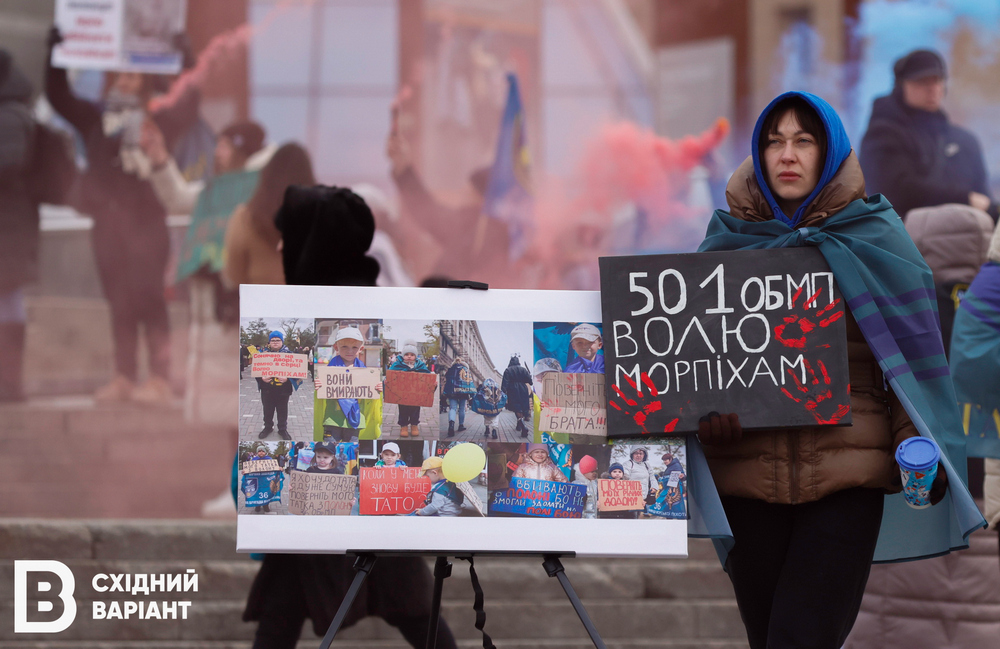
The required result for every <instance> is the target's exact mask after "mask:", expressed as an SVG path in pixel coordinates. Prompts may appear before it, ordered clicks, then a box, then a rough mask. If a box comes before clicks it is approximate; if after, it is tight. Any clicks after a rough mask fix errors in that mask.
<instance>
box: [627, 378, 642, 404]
mask: <svg viewBox="0 0 1000 649" xmlns="http://www.w3.org/2000/svg"><path fill="white" fill-rule="evenodd" d="M625 382H626V383H628V384H629V385H631V386H632V389H633V390H635V393H636V394H637V395H639V398H640V399H641V398H642V390H640V389H639V386H638V385H636V384H635V381H633V380H632V377H631V376H629V375H628V374H626V375H625ZM629 405H630V406H634V405H635V404H634V403H630V404H629Z"/></svg>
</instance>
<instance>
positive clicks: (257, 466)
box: [241, 459, 281, 473]
mask: <svg viewBox="0 0 1000 649" xmlns="http://www.w3.org/2000/svg"><path fill="white" fill-rule="evenodd" d="M241 470H242V472H243V473H270V472H271V471H281V467H280V466H279V465H278V461H277V460H272V459H266V460H248V461H246V462H244V463H243V468H242V469H241Z"/></svg>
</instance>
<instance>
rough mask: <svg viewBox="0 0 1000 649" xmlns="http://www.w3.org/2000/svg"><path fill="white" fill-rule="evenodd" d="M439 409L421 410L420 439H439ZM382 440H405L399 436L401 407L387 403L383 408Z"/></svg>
mask: <svg viewBox="0 0 1000 649" xmlns="http://www.w3.org/2000/svg"><path fill="white" fill-rule="evenodd" d="M436 413H437V408H433V407H432V408H421V409H420V425H419V427H418V428H419V430H420V437H419V438H418V439H421V438H422V439H437V434H438V431H437V425H436V424H437V417H436V416H435V414H436ZM382 439H403V438H402V437H401V436H400V434H399V406H398V405H396V404H395V403H387V404H385V405H384V406H383V408H382Z"/></svg>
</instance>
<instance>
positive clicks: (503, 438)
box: [440, 409, 532, 443]
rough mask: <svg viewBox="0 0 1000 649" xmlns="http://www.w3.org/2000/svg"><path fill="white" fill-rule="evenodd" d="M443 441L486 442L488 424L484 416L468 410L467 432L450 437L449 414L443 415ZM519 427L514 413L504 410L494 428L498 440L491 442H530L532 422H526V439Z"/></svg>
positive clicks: (466, 418) (456, 424)
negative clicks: (496, 431)
mask: <svg viewBox="0 0 1000 649" xmlns="http://www.w3.org/2000/svg"><path fill="white" fill-rule="evenodd" d="M440 421H441V439H444V440H448V441H454V442H482V441H486V438H485V437H484V435H483V433H484V432H485V430H486V424H485V423H484V422H483V416H482V415H479V414H476V413H474V412H472V411H471V410H468V409H466V411H465V427H466V430H464V431H462V432H461V433H458V432H456V433H455V436H454V437H448V413H446V412H444V413H441V416H440ZM516 425H517V418H516V417H515V416H514V413H513V412H511V411H509V410H504V411H503V412H502V413H500V416H499V417H497V418H496V421H494V425H493V427H494V428H497V429H498V439H496V440H494V439H493V438H492V437H490V439H489V441H491V442H493V441H497V442H515V443H521V442H526V441H530V438H531V430H530V429H531V425H532V423H531V421H530V420H529V421H527V422H525V425H526V426H528V428H529V430H528V435H527V436H526V437H521V433H519V432H518V431H517V430H516V429H515V426H516ZM455 428H456V429H457V428H458V421H457V417H456V423H455Z"/></svg>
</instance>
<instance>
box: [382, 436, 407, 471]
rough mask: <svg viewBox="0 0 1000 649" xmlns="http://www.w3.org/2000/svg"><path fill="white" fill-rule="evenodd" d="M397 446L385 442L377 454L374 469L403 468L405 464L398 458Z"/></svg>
mask: <svg viewBox="0 0 1000 649" xmlns="http://www.w3.org/2000/svg"><path fill="white" fill-rule="evenodd" d="M399 455H400V453H399V444H397V443H396V442H386V443H385V444H384V445H383V446H382V452H381V453H379V456H378V461H377V462H376V463H375V466H376V467H394V466H397V467H405V466H406V462H404V461H403V460H402V458H400V457H399Z"/></svg>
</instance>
